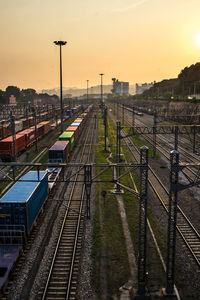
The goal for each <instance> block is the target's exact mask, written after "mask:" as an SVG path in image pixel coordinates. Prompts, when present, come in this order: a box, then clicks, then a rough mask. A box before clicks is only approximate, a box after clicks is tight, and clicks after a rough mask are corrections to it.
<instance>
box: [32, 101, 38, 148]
mask: <svg viewBox="0 0 200 300" xmlns="http://www.w3.org/2000/svg"><path fill="white" fill-rule="evenodd" d="M32 110H33V119H34V127H35V151H36V152H38V138H37V116H36V112H35V108H34V107H33V108H32Z"/></svg>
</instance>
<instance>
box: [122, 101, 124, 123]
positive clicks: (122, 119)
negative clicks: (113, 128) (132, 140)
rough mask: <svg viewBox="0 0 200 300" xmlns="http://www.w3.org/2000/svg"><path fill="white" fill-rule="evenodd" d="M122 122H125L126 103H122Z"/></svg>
mask: <svg viewBox="0 0 200 300" xmlns="http://www.w3.org/2000/svg"><path fill="white" fill-rule="evenodd" d="M122 123H123V124H124V104H122Z"/></svg>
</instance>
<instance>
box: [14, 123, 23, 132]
mask: <svg viewBox="0 0 200 300" xmlns="http://www.w3.org/2000/svg"><path fill="white" fill-rule="evenodd" d="M22 130H23V123H22V121H15V132H19V131H22Z"/></svg>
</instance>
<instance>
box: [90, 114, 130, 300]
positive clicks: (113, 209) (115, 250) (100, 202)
mask: <svg viewBox="0 0 200 300" xmlns="http://www.w3.org/2000/svg"><path fill="white" fill-rule="evenodd" d="M103 136H104V126H103V122H102V119H99V130H98V145H97V146H96V162H97V163H98V162H99V163H100V162H101V163H102V162H107V161H106V158H107V157H108V155H109V153H105V152H104V139H103ZM109 136H110V135H109ZM109 145H110V147H111V148H112V149H114V148H113V147H114V139H113V140H112V139H110V138H109ZM102 169H103V168H98V170H97V171H96V172H97V173H98V172H100V171H101V170H102ZM111 178H112V170H110V169H109V170H108V171H107V172H106V173H104V174H103V175H101V176H100V178H99V180H100V179H103V180H110V179H111ZM113 187H114V186H113V184H112V183H98V184H96V197H95V212H94V229H93V233H94V239H93V257H94V262H95V263H94V274H93V283H94V286H95V292H96V295H97V296H98V297H99V298H100V295H101V294H102V290H101V284H100V283H101V278H100V277H101V273H100V268H101V262H102V261H101V255H102V253H104V256H105V257H104V262H105V270H104V272H105V273H106V282H107V287H108V288H107V293H108V299H112V297H113V295H117V296H119V288H120V287H121V286H122V285H123V283H125V282H126V281H127V280H128V278H129V265H128V258H127V253H126V247H125V241H124V234H123V229H122V224H121V217H120V215H119V211H118V204H117V200H116V197H115V196H114V195H112V194H111V193H110V190H112V189H113ZM103 190H104V191H106V192H107V194H106V197H105V202H104V198H103V197H102V194H101V193H102V191H103ZM102 249H103V250H102ZM102 251H103V252H102Z"/></svg>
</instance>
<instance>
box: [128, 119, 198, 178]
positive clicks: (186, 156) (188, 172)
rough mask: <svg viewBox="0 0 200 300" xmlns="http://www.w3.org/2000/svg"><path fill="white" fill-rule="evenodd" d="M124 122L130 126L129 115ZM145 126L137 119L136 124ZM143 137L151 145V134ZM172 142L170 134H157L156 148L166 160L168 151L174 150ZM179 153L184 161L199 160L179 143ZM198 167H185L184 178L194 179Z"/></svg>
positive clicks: (192, 161) (195, 161) (196, 161)
mask: <svg viewBox="0 0 200 300" xmlns="http://www.w3.org/2000/svg"><path fill="white" fill-rule="evenodd" d="M125 119H126V123H127V124H128V125H129V126H130V127H131V126H132V123H131V121H130V115H129V114H127V117H126V118H125ZM140 125H141V126H145V127H148V125H147V124H146V123H144V122H142V121H141V120H137V126H140ZM143 138H144V139H145V140H146V141H148V143H149V144H150V145H152V147H153V136H152V135H144V136H143ZM173 146H174V143H173V142H172V141H171V136H168V138H167V137H164V136H163V135H159V134H157V144H156V149H157V151H158V152H160V153H161V154H162V155H163V156H164V157H165V158H166V159H167V160H168V161H169V152H170V151H172V150H174V147H173ZM178 150H179V153H180V154H181V160H182V161H183V160H184V162H188V163H192V164H196V163H198V162H199V156H198V155H196V154H193V153H191V152H189V151H188V150H187V149H185V148H184V147H183V146H180V145H179V149H178ZM198 170H199V169H198V167H187V169H185V170H184V172H182V173H183V175H184V177H183V178H185V180H187V178H191V179H192V180H193V181H195V179H196V176H197V174H198Z"/></svg>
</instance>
